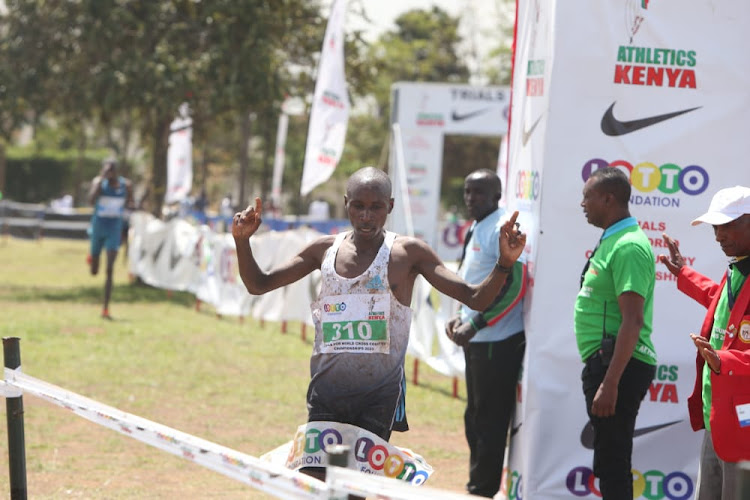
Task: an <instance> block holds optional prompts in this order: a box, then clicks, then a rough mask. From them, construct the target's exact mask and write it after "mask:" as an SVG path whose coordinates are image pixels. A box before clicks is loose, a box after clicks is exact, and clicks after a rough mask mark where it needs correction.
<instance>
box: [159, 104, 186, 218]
mask: <svg viewBox="0 0 750 500" xmlns="http://www.w3.org/2000/svg"><path fill="white" fill-rule="evenodd" d="M183 106H184V105H183ZM183 109H184V110H185V113H187V109H186V108H183ZM183 109H181V111H182V110H183ZM192 187H193V120H192V119H191V118H190V117H188V116H187V115H186V114H185V116H181V117H179V118H175V119H174V120H173V121H172V124H171V125H170V126H169V147H168V149H167V190H166V195H165V198H164V203H166V204H170V203H177V202H180V201H182V200H184V199H185V198H187V197H188V196H189V195H190V190H191V189H192Z"/></svg>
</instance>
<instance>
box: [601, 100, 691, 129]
mask: <svg viewBox="0 0 750 500" xmlns="http://www.w3.org/2000/svg"><path fill="white" fill-rule="evenodd" d="M616 102H617V101H615V102H613V103H612V105H611V106H610V107H609V108H608V109H607V111H605V112H604V116H602V132H604V134H605V135H608V136H610V137H617V136H620V135H625V134H629V133H631V132H635V131H636V130H640V129H642V128H646V127H650V126H651V125H656V124H657V123H661V122H663V121H667V120H671V119H672V118H675V117H677V116H680V115H684V114H685V113H690V112H691V111H695V110H696V109H700V108H701V107H702V106H698V107H695V108H688V109H683V110H682V111H675V112H674V113H665V114H663V115H654V116H649V117H647V118H640V119H638V120H630V121H626V122H623V121H620V120H618V119H617V118H615V115H614V113H613V112H612V110H613V109H614V107H615V103H616Z"/></svg>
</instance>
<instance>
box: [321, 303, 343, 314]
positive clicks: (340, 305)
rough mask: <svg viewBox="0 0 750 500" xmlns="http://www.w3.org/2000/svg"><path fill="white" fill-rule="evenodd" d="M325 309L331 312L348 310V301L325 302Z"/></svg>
mask: <svg viewBox="0 0 750 500" xmlns="http://www.w3.org/2000/svg"><path fill="white" fill-rule="evenodd" d="M323 310H324V311H325V312H327V313H328V312H330V313H338V312H344V311H346V302H340V303H338V304H323Z"/></svg>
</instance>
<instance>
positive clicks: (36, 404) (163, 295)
mask: <svg viewBox="0 0 750 500" xmlns="http://www.w3.org/2000/svg"><path fill="white" fill-rule="evenodd" d="M86 253H87V242H84V241H71V240H57V239H44V240H41V241H26V240H19V239H13V238H4V237H2V238H0V315H1V316H0V317H1V318H2V319H1V320H0V334H1V335H2V336H3V337H8V336H15V337H20V339H21V360H22V366H23V371H24V372H25V373H28V374H29V375H32V376H34V377H37V378H39V379H42V380H45V381H47V382H50V383H52V384H55V385H58V386H61V387H63V388H65V389H68V390H70V391H73V392H76V393H78V394H81V395H83V396H87V397H90V398H92V399H95V400H97V401H100V402H102V403H105V404H108V405H111V406H114V407H116V408H119V409H121V410H123V411H127V412H130V413H133V414H135V415H138V416H141V417H144V418H147V419H150V420H153V421H155V422H159V423H161V424H163V425H167V426H169V427H172V428H174V429H178V430H180V431H183V432H186V433H189V434H193V435H195V436H197V437H200V438H203V439H207V440H209V441H213V442H215V443H218V444H221V445H224V446H227V447H229V448H232V449H235V450H238V451H241V452H244V453H248V454H250V455H254V456H259V455H262V454H263V453H265V452H267V451H269V450H271V449H273V448H275V447H276V446H278V445H280V444H282V443H284V442H286V441H288V440H290V439H291V438H292V436H293V434H294V431H295V430H296V428H297V426H298V425H299V424H302V423H304V422H305V420H306V410H305V393H306V390H307V382H308V379H309V371H308V361H309V356H310V351H311V340H310V337H311V336H312V333H311V332H310V329H308V338H307V340H306V341H302V339H301V335H300V331H301V330H300V325H299V324H294V323H292V324H290V325H289V328H288V333H286V334H282V333H281V331H280V330H281V328H280V325H279V324H278V323H265V324H264V325H261V324H260V323H259V322H257V321H254V320H247V319H246V320H245V321H244V322H241V321H239V320H238V319H237V318H218V317H217V316H216V315H215V314H214V312H213V311H212V310H210V309H207V308H205V307H204V308H201V310H196V308H195V301H194V298H193V296H192V295H190V294H187V293H172V294H168V293H167V292H165V291H164V290H158V289H154V288H150V287H147V286H143V285H134V284H130V283H129V280H128V273H127V267H126V265H125V263H124V261H123V260H122V256H120V260H119V261H118V263H117V266H116V274H115V279H114V283H115V287H114V291H113V294H112V303H111V305H110V312H111V314H112V315H113V317H114V321H106V320H102V319H101V318H100V317H99V313H100V310H101V298H102V294H103V283H104V278H103V276H102V275H101V274H100V275H99V276H96V277H92V276H90V275H89V273H88V269H87V266H86V264H85V255H86ZM407 368H408V371H409V373H411V360H409V359H407ZM419 381H420V385H419V386H414V385H412V384H410V385H409V387H408V392H407V414H408V418H409V424H410V426H411V428H412V430H411V431H409V432H406V433H394V435H393V437H392V439H391V442H392V443H393V444H396V445H399V446H404V447H408V448H411V449H413V450H414V451H416V452H417V453H420V454H421V455H423V456H424V457H425V459H426V460H427V461H428V462H429V463H430V464H431V465H432V466H433V467H434V468H435V471H436V472H435V474H434V475H433V477H432V478H431V479H430V481H429V482H428V484H429V485H430V486H432V487H438V488H444V489H448V490H452V491H456V492H461V491H463V486H464V484H465V482H466V478H467V476H468V450H467V447H466V443H465V441H464V437H463V409H464V405H465V401H464V399H463V398H458V399H457V398H453V397H451V387H452V386H451V380H450V379H448V378H446V377H443V376H440V375H438V374H436V373H435V372H433V371H431V370H430V369H429V368H428V367H427V366H426V365H421V369H420V373H419ZM461 391H462V393H463V384H461ZM24 410H25V414H24V420H25V430H26V433H25V439H26V461H27V464H26V468H27V478H28V492H29V498H33V499H52V498H86V499H120V498H139V499H141V498H143V499H151V498H153V499H161V498H164V499H167V498H169V499H172V498H178V497H181V498H221V499H230V498H232V499H233V498H243V499H261V498H271V497H270V496H268V495H265V494H263V493H260V492H258V491H257V490H253V489H252V488H250V487H248V486H245V485H244V484H241V483H238V482H236V481H233V480H231V479H229V478H227V477H225V476H223V475H221V474H218V473H216V472H212V471H209V470H207V469H204V468H202V467H200V466H198V465H196V464H194V463H192V462H189V461H187V460H184V459H181V458H179V457H176V456H173V455H171V454H168V453H165V452H162V451H160V450H158V449H156V448H152V447H150V446H148V445H145V444H143V443H141V442H139V441H135V440H133V439H130V438H128V437H126V436H123V435H121V434H119V433H116V432H113V431H110V430H108V429H106V428H103V427H100V426H98V425H96V424H93V423H91V422H89V421H87V420H84V419H82V418H80V417H78V416H76V415H74V414H73V413H71V412H68V411H66V410H64V409H62V408H60V407H58V406H55V405H52V404H48V403H46V402H44V401H42V400H39V399H37V398H35V397H33V396H26V397H24ZM0 413H2V424H0V443H2V453H0V498H5V497H7V495H9V486H8V483H9V480H8V475H7V471H8V455H7V436H6V434H7V429H6V425H5V406H4V405H2V409H1V410H0Z"/></svg>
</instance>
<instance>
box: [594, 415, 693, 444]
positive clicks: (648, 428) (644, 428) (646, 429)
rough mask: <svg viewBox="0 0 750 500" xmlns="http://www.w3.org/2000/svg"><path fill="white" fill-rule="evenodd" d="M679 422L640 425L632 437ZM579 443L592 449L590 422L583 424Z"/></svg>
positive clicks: (678, 421)
mask: <svg viewBox="0 0 750 500" xmlns="http://www.w3.org/2000/svg"><path fill="white" fill-rule="evenodd" d="M680 422H682V420H675V421H674V422H667V423H665V424H658V425H651V426H649V427H641V428H640V429H636V430H635V431H633V437H634V438H636V437H638V436H643V435H644V434H649V433H651V432H655V431H658V430H661V429H664V428H665V427H669V426H671V425H674V424H678V423H680ZM581 445H583V447H584V448H586V449H587V450H593V449H594V426H593V425H591V422H586V425H584V426H583V430H582V431H581Z"/></svg>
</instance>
